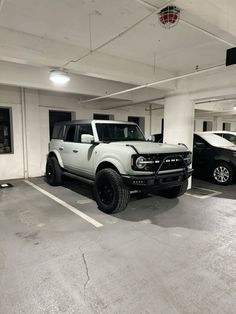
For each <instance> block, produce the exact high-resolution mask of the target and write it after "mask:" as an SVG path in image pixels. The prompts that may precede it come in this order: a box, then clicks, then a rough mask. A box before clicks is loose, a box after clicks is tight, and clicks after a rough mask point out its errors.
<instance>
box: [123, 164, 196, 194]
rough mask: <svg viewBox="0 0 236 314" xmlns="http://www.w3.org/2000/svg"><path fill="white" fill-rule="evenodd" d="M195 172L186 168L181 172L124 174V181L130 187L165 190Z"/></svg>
mask: <svg viewBox="0 0 236 314" xmlns="http://www.w3.org/2000/svg"><path fill="white" fill-rule="evenodd" d="M192 173H193V169H186V170H184V171H179V172H170V173H166V174H154V175H149V176H128V175H122V178H123V181H124V183H125V184H126V185H128V186H130V187H137V188H148V187H150V188H151V187H155V189H160V190H164V189H165V188H170V187H174V186H179V185H181V184H182V183H183V182H184V181H186V180H187V179H188V178H189V177H190V176H191V175H192Z"/></svg>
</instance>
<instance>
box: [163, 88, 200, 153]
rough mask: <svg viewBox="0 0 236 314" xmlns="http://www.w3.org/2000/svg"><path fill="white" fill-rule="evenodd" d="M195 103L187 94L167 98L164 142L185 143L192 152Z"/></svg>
mask: <svg viewBox="0 0 236 314" xmlns="http://www.w3.org/2000/svg"><path fill="white" fill-rule="evenodd" d="M193 128H194V102H193V101H192V100H191V99H190V98H189V96H188V95H187V94H185V95H177V96H167V97H166V100H165V106H164V142H166V143H169V144H178V143H184V144H185V145H187V146H188V148H189V149H190V150H191V151H192V147H193Z"/></svg>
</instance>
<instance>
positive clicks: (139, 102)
mask: <svg viewBox="0 0 236 314" xmlns="http://www.w3.org/2000/svg"><path fill="white" fill-rule="evenodd" d="M164 99H165V97H155V98H152V99H145V100H141V101H137V102H127V103H125V104H122V105H118V106H113V107H109V108H105V109H102V110H111V109H117V108H123V107H130V106H134V105H141V104H144V103H146V104H147V103H150V102H153V101H155V100H164Z"/></svg>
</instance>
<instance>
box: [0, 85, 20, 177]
mask: <svg viewBox="0 0 236 314" xmlns="http://www.w3.org/2000/svg"><path fill="white" fill-rule="evenodd" d="M20 103H21V101H20V89H19V88H14V87H3V86H0V107H8V108H11V110H12V122H13V129H12V132H13V136H12V140H13V153H11V154H0V180H5V179H11V178H22V177H23V173H24V169H23V148H22V147H23V143H22V119H21V104H20Z"/></svg>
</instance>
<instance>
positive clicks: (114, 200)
mask: <svg viewBox="0 0 236 314" xmlns="http://www.w3.org/2000/svg"><path fill="white" fill-rule="evenodd" d="M94 192H95V199H96V202H97V205H98V208H99V209H100V210H101V211H103V212H105V213H107V214H111V213H113V214H114V213H118V212H121V211H123V210H124V209H125V208H126V206H127V204H128V201H129V196H130V193H129V189H128V187H127V186H126V185H125V184H124V183H123V180H122V178H121V176H120V175H119V173H117V172H116V171H115V170H113V169H109V168H107V169H102V170H100V171H99V172H98V173H97V175H96V179H95V191H94Z"/></svg>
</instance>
